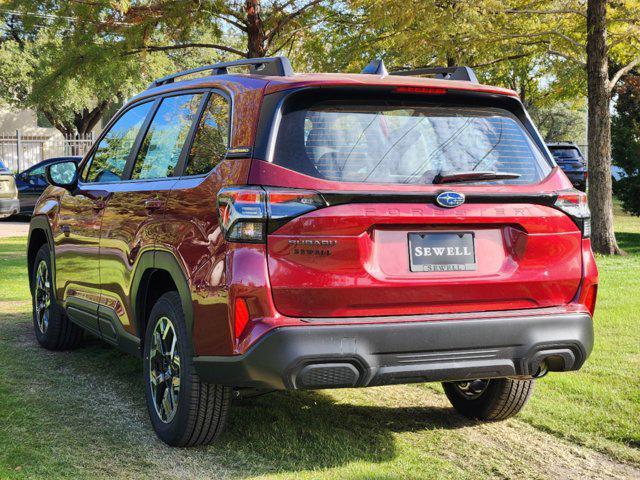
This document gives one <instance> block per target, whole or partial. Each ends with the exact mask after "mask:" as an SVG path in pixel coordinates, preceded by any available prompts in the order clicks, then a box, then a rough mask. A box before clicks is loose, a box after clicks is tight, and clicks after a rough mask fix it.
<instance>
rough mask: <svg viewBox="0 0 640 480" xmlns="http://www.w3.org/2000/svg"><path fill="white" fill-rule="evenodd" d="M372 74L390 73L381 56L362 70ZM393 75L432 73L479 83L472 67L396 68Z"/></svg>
mask: <svg viewBox="0 0 640 480" xmlns="http://www.w3.org/2000/svg"><path fill="white" fill-rule="evenodd" d="M360 73H366V74H370V75H389V72H388V71H387V68H386V67H385V65H384V61H383V60H382V59H381V58H376V59H375V60H371V62H370V63H369V65H367V66H366V67H364V69H363V70H362V72H360ZM391 75H402V76H420V75H432V76H434V77H435V78H438V79H441V80H461V81H463V82H472V83H478V78H477V77H476V74H475V72H474V71H473V69H472V68H471V67H431V68H417V69H414V70H396V71H394V72H391Z"/></svg>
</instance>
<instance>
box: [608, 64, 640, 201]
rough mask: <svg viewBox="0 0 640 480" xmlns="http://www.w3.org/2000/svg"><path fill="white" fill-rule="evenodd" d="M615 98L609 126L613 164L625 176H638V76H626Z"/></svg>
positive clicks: (639, 104) (639, 82)
mask: <svg viewBox="0 0 640 480" xmlns="http://www.w3.org/2000/svg"><path fill="white" fill-rule="evenodd" d="M616 97H617V98H616V106H615V113H614V115H613V119H612V125H611V137H612V151H613V162H614V163H615V164H616V165H617V166H619V167H620V168H622V169H623V170H624V171H625V173H626V174H627V176H640V75H629V76H627V78H625V79H624V81H623V82H621V84H620V85H619V86H618V87H617V88H616ZM638 196H639V197H640V192H639V193H638Z"/></svg>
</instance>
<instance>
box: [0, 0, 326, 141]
mask: <svg viewBox="0 0 640 480" xmlns="http://www.w3.org/2000/svg"><path fill="white" fill-rule="evenodd" d="M326 3H327V4H328V5H331V4H330V2H326ZM330 10H331V9H330V8H329V7H327V6H323V5H322V1H321V0H307V1H306V2H305V1H297V0H282V1H280V0H278V1H269V2H267V1H263V0H242V1H231V2H223V1H220V0H202V1H199V2H173V1H166V0H150V1H148V2H130V1H128V0H94V1H91V2H85V1H81V2H80V1H73V2H71V1H65V2H51V1H49V0H35V1H34V0H10V1H9V2H7V7H6V10H3V12H4V13H3V16H4V20H5V29H4V30H2V33H0V69H1V71H2V72H3V74H2V75H1V76H0V98H2V99H3V100H4V101H5V102H7V103H9V104H10V105H13V106H15V107H17V108H33V109H35V110H37V111H38V112H40V113H42V114H43V115H44V116H45V117H46V118H47V119H48V120H49V121H50V122H51V123H52V125H54V126H55V127H56V128H57V129H58V130H60V131H61V132H63V133H65V134H67V135H72V134H84V133H87V132H89V131H91V129H93V127H94V126H95V125H96V123H97V122H98V121H99V119H100V117H101V116H102V114H103V113H104V112H105V111H106V110H107V109H108V108H109V106H110V105H113V104H117V103H121V102H122V101H123V100H124V99H125V98H127V97H129V96H131V95H132V94H134V93H135V92H138V91H140V90H141V89H143V88H144V87H145V86H146V85H148V82H149V81H150V80H151V79H153V78H157V77H159V76H163V75H164V74H166V73H169V72H171V71H175V70H179V69H181V68H189V67H191V66H193V65H202V64H206V63H214V61H215V60H220V59H222V58H225V59H229V57H231V58H234V57H262V56H265V55H273V54H277V53H279V52H281V51H283V50H284V49H289V51H291V50H293V49H294V48H295V47H296V46H297V45H298V44H299V43H300V41H301V39H303V38H306V35H307V33H306V31H305V30H308V27H309V26H310V25H311V26H313V25H314V24H315V23H316V22H317V21H319V20H320V19H321V17H322V15H326V14H327V12H329V11H330ZM243 44H244V45H245V47H243ZM212 50H213V51H214V52H215V56H214V58H213V61H212V58H211V55H210V52H211V51H212Z"/></svg>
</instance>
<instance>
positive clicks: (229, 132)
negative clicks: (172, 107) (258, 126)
mask: <svg viewBox="0 0 640 480" xmlns="http://www.w3.org/2000/svg"><path fill="white" fill-rule="evenodd" d="M215 94H218V95H220V96H221V97H222V98H224V99H225V100H226V101H227V104H228V105H229V122H228V125H227V151H226V152H225V154H224V157H222V160H221V161H220V163H221V162H223V161H224V160H226V159H227V155H228V153H229V149H230V148H231V139H232V138H233V135H232V134H233V114H234V109H233V99H232V97H231V95H229V94H227V92H225V91H224V90H220V89H217V88H214V89H210V90H209V94H208V95H207V97H206V99H205V100H204V102H203V104H202V105H201V107H202V108H201V110H200V112H199V116H198V121H197V122H196V123H195V124H194V125H195V128H194V130H193V132H190V133H191V136H190V137H188V138H187V141H186V142H185V147H187V144H188V148H186V151H185V152H183V153H184V158H181V160H183V162H182V164H178V166H179V167H180V168H179V169H178V168H176V170H175V171H176V172H178V173H179V175H175V176H177V177H179V178H180V179H183V178H184V179H189V178H199V177H206V176H208V175H210V174H211V172H213V171H214V170H215V169H216V168H218V165H220V163H218V165H216V166H215V167H213V168H211V170H209V171H208V172H206V173H198V174H195V175H184V171H185V169H186V168H187V160H188V156H189V152H191V148H192V147H193V141H194V140H195V138H196V133H197V130H198V127H199V126H200V122H201V121H202V116H203V115H204V111H205V109H206V108H207V105H208V104H209V100H210V99H211V97H212V95H215Z"/></svg>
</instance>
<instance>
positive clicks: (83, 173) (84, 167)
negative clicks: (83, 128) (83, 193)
mask: <svg viewBox="0 0 640 480" xmlns="http://www.w3.org/2000/svg"><path fill="white" fill-rule="evenodd" d="M155 101H156V98H146V99H144V101H140V102H135V103H132V104H130V105H126V106H125V107H123V108H122V109H120V111H118V113H117V114H115V115H114V116H113V118H112V119H111V120H110V121H109V123H107V125H106V127H104V130H103V131H102V132H101V133H100V136H99V137H98V138H97V139H96V141H95V142H94V143H93V146H92V147H91V150H89V153H88V154H87V156H86V157H85V159H84V160H83V161H82V162H80V164H79V165H78V171H79V172H80V174H79V175H78V185H106V184H113V183H120V182H121V181H123V180H124V178H123V179H122V180H119V181H113V182H89V181H87V179H86V177H87V175H88V174H89V170H88V169H89V168H91V163H92V162H93V157H94V155H95V153H96V150H97V149H98V145H100V142H102V140H103V139H104V137H106V136H107V134H108V133H109V132H110V131H111V128H112V127H113V126H114V125H115V124H116V123H117V122H118V121H119V120H120V119H121V118H122V117H123V116H124V115H125V114H126V113H127V112H128V111H129V110H131V109H133V108H136V107H139V106H141V105H144V104H146V103H154V102H155ZM155 107H156V106H155V105H151V109H150V110H149V112H148V113H147V116H146V117H145V119H144V121H143V122H142V125H141V126H140V130H142V128H143V127H144V126H145V124H146V123H147V121H148V119H149V116H150V115H151V114H152V113H154V112H155ZM139 136H140V132H138V134H137V135H136V139H135V140H134V141H133V145H132V147H131V148H132V150H133V147H134V146H135V145H136V142H137V141H138V137H139ZM130 157H131V150H130V151H129V156H128V157H127V163H125V165H124V169H123V170H122V173H123V175H124V174H125V173H126V171H127V164H128V162H129V159H130Z"/></svg>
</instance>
